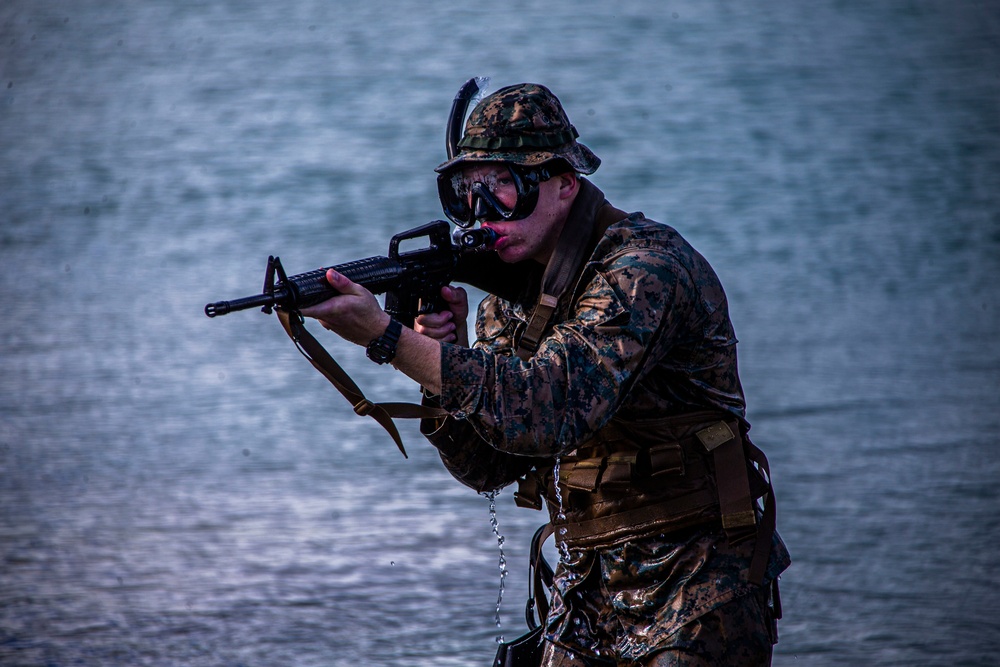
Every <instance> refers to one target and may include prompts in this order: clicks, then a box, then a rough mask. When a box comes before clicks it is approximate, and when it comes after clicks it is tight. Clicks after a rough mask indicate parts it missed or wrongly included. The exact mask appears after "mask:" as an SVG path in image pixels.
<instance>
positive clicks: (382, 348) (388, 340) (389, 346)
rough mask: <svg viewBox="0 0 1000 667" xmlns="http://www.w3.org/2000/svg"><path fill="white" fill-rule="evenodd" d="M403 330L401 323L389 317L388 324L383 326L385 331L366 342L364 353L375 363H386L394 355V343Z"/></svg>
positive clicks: (397, 340) (393, 357)
mask: <svg viewBox="0 0 1000 667" xmlns="http://www.w3.org/2000/svg"><path fill="white" fill-rule="evenodd" d="M402 331H403V325H402V324H400V323H399V322H397V321H396V320H395V319H391V318H390V319H389V326H387V327H386V328H385V333H383V334H382V335H381V336H379V337H378V338H376V339H375V340H373V341H372V342H370V343H368V348H367V350H366V354H367V355H368V358H369V359H371V360H372V361H374V362H375V363H376V364H387V363H389V362H390V361H392V360H393V359H395V357H396V343H398V342H399V334H400V333H402Z"/></svg>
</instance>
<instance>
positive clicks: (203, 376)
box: [0, 0, 1000, 666]
mask: <svg viewBox="0 0 1000 667" xmlns="http://www.w3.org/2000/svg"><path fill="white" fill-rule="evenodd" d="M760 5H763V6H757V7H745V6H742V5H741V6H738V7H737V6H735V5H733V4H732V3H721V2H654V1H653V0H644V1H639V0H637V1H636V2H626V3H615V4H612V3H604V2H598V1H597V0H584V1H581V2H574V3H556V5H551V4H549V5H546V6H545V8H544V9H543V8H541V7H540V6H538V5H537V4H535V3H529V2H511V3H503V4H502V6H490V7H482V6H463V5H460V4H459V3H434V4H433V6H432V7H431V6H428V7H426V8H422V7H418V6H417V5H416V4H413V3H409V2H402V1H400V0H387V1H384V2H374V3H367V4H361V5H359V4H357V3H347V2H330V1H325V2H320V1H316V0H314V1H310V0H288V1H286V2H282V3H268V2H260V1H259V0H246V1H242V2H238V1H235V0H232V1H229V2H214V3H208V4H207V6H206V3H196V2H165V1H162V0H161V1H157V2H149V1H147V2H143V1H139V2H129V3H125V2H99V1H97V0H84V1H82V2H65V1H64V2H59V1H56V0H31V1H28V0H8V1H7V2H5V3H4V4H3V5H0V261H2V262H3V266H4V269H5V270H4V271H3V274H2V275H0V289H2V293H3V295H4V296H3V305H4V311H5V315H6V316H5V317H4V320H3V324H0V345H2V347H0V392H2V396H3V401H2V404H0V556H2V558H3V561H2V565H0V664H3V665H76V664H84V665H276V664H286V665H302V666H308V665H355V664H369V665H396V664H421V665H466V664H487V663H488V661H489V659H490V657H491V655H492V653H493V650H494V644H493V638H494V636H495V635H496V633H497V629H496V627H495V625H494V613H495V602H496V598H497V587H498V584H499V570H498V552H497V541H498V540H497V537H496V535H494V533H493V531H492V527H491V523H490V515H489V501H488V500H487V499H486V498H483V497H480V496H477V495H476V494H474V493H472V492H471V491H468V490H467V489H465V488H464V487H461V486H460V485H459V484H457V483H456V482H454V481H453V480H451V479H450V477H448V476H447V474H446V473H444V472H443V470H442V469H441V466H440V464H439V462H438V461H437V460H436V457H435V455H434V453H433V451H431V450H430V448H429V447H428V446H427V445H426V444H424V443H423V442H421V440H420V438H419V437H418V435H417V433H416V429H415V428H414V427H413V426H412V425H407V426H406V427H405V429H404V438H405V440H406V442H407V445H408V448H409V452H410V459H408V460H404V459H403V458H402V457H401V456H399V454H398V452H397V451H396V449H395V447H394V446H393V445H392V443H391V441H390V440H389V439H388V438H387V437H386V436H385V435H384V434H383V433H382V431H381V430H380V429H379V428H378V427H377V426H376V425H375V424H374V423H373V422H371V421H370V420H363V419H360V418H358V417H355V416H354V414H353V412H352V411H351V410H350V407H349V406H348V405H346V403H345V402H344V401H343V400H342V399H341V397H340V396H339V395H338V394H336V393H335V392H334V391H333V390H332V388H330V387H329V386H328V385H327V383H326V382H325V381H324V380H323V379H322V378H321V377H320V376H319V375H318V374H316V373H315V372H314V371H313V370H312V369H311V368H310V367H309V366H308V364H307V363H306V362H304V361H303V360H302V359H301V358H300V357H299V355H298V354H297V353H296V352H295V350H294V348H293V347H292V346H291V344H290V343H289V342H288V340H287V339H286V338H285V336H284V333H283V332H282V331H281V330H280V327H279V326H278V325H277V324H276V322H275V321H274V320H273V318H268V317H265V316H263V315H261V314H258V313H254V312H250V313H241V314H233V315H229V316H227V317H225V318H222V319H217V320H209V319H207V318H205V317H204V315H203V314H202V307H203V306H204V304H205V303H206V302H208V301H213V300H217V299H220V298H231V297H235V296H242V295H246V294H250V293H252V292H254V291H256V290H257V289H259V287H260V284H261V281H262V278H263V270H264V261H265V259H266V257H267V255H268V254H280V255H281V256H282V259H283V260H284V262H285V265H286V267H287V268H288V269H289V270H291V271H295V272H298V271H302V270H307V269H311V268H314V267H316V266H319V265H322V264H329V263H334V262H341V261H346V260H349V259H354V258H359V257H366V256H370V255H376V254H384V252H385V249H386V244H387V240H388V238H389V236H391V234H393V233H395V232H398V231H401V230H403V229H407V228H409V227H412V226H415V225H417V224H421V223H423V222H426V221H428V220H431V219H435V218H439V217H441V213H440V209H439V208H438V206H437V203H436V196H435V192H434V182H433V178H432V171H431V170H432V168H433V167H434V166H435V165H436V164H437V163H438V162H439V161H440V160H441V159H442V158H443V146H442V143H443V134H444V130H443V125H444V118H445V115H446V113H447V110H448V108H449V107H450V104H451V99H452V97H453V96H454V93H455V90H457V88H458V86H459V85H460V84H461V83H462V82H463V81H464V80H465V79H467V78H468V77H470V76H491V77H492V78H493V83H494V89H495V88H496V87H499V86H502V85H506V84H509V83H515V82H517V81H523V80H537V81H541V82H543V83H546V84H547V85H549V86H550V87H551V88H553V89H554V90H555V91H556V93H557V94H558V95H559V96H560V97H561V98H562V100H563V102H564V103H565V105H566V107H567V109H568V110H569V113H570V116H571V118H572V119H573V121H574V123H575V124H576V126H577V127H578V129H579V130H580V133H581V135H582V137H583V139H584V141H585V142H586V143H587V144H588V145H589V146H591V148H593V149H594V150H595V152H596V153H597V154H598V155H600V156H601V157H602V158H603V160H604V166H603V167H602V169H601V170H600V171H599V172H598V173H597V174H596V175H595V177H594V180H595V182H596V183H597V184H598V185H599V186H600V187H601V188H602V189H604V190H605V192H606V193H607V194H608V196H609V198H610V199H611V200H612V201H613V202H614V203H615V204H616V205H617V206H619V207H621V208H627V209H631V210H636V209H639V210H643V211H644V212H645V213H646V214H647V215H649V216H650V217H653V218H655V219H659V220H662V221H664V222H669V223H670V224H672V225H674V226H676V227H677V228H678V229H680V230H681V231H682V233H684V234H685V235H686V236H687V237H688V238H690V239H691V240H692V241H693V242H694V244H695V245H696V246H697V247H698V248H699V249H701V250H702V251H703V252H704V254H705V255H706V256H707V257H708V258H709V259H710V260H711V261H712V263H713V264H714V265H715V267H716V268H717V270H718V272H719V273H720V275H721V276H722V278H723V281H724V282H725V284H726V287H727V290H728V292H729V294H730V298H731V301H732V307H733V315H734V320H735V324H736V327H737V332H738V333H739V335H740V338H741V341H742V343H741V345H742V347H741V350H742V352H741V365H742V372H743V378H744V384H745V388H746V390H747V394H748V400H749V403H750V410H749V416H750V418H751V421H752V422H753V424H754V434H755V441H756V442H757V443H758V444H760V445H762V446H763V447H764V448H765V449H766V450H767V451H768V453H769V456H770V458H771V463H772V468H773V470H774V472H775V476H776V478H777V483H778V497H779V502H780V507H779V512H780V517H779V521H780V527H781V530H782V533H783V536H784V537H785V539H786V541H787V542H788V544H789V547H790V549H791V550H792V553H793V557H794V559H795V563H794V565H793V567H792V569H791V570H789V571H788V573H787V574H786V575H785V577H784V578H783V580H782V582H783V597H784V602H785V609H786V619H785V621H784V622H783V624H782V627H781V634H782V638H781V642H780V643H779V644H778V647H777V654H776V657H775V663H776V664H809V665H840V664H873V665H874V664H878V665H936V664H949V665H951V664H967V665H975V664H983V665H985V664H991V663H992V660H993V656H994V655H995V654H996V653H997V651H998V650H1000V621H998V620H997V619H998V618H1000V604H998V603H997V601H996V597H995V596H994V595H993V594H992V590H993V589H995V588H996V586H997V585H998V583H1000V573H998V566H997V558H996V556H995V544H996V542H997V539H998V538H1000V518H998V516H1000V514H998V511H997V510H998V502H997V501H998V492H997V489H998V482H1000V461H998V457H997V454H996V446H995V439H996V433H997V432H998V428H1000V409H998V408H1000V401H998V399H997V391H998V389H1000V381H998V378H1000V337H998V336H997V333H996V332H997V330H998V328H1000V308H998V298H997V296H998V290H997V288H996V286H995V280H996V276H997V275H998V269H1000V195H998V194H997V192H998V190H1000V189H998V188H997V183H998V182H1000V179H998V176H1000V12H997V11H996V10H997V6H996V4H995V3H993V2H965V3H951V2H946V1H945V0H936V1H930V0H927V1H919V0H916V1H906V2H904V1H902V0H898V1H897V0H892V1H886V2H879V3H849V2H835V1H833V0H829V1H823V2H815V3H794V2H790V1H789V2H769V3H760ZM324 340H325V341H326V340H329V339H328V338H324ZM329 342H330V348H331V350H332V351H333V352H334V354H335V355H337V356H338V358H339V359H340V360H341V361H342V363H343V365H344V366H345V368H346V369H347V370H348V371H349V372H350V373H351V374H352V375H353V376H354V377H355V378H356V379H357V380H358V382H359V383H360V384H361V385H362V386H363V387H364V388H365V390H366V391H367V392H368V393H369V394H370V395H371V396H372V397H373V398H375V399H378V400H396V399H406V398H412V397H413V395H414V387H413V386H412V384H411V383H410V382H409V381H407V380H406V379H405V378H403V377H401V376H399V375H396V374H394V373H393V372H391V371H388V370H386V369H383V368H376V367H374V365H372V364H370V362H368V361H367V360H365V359H364V358H363V354H362V353H361V352H360V351H359V350H358V349H355V348H352V347H350V346H347V345H344V344H338V343H337V342H335V341H329ZM496 518H497V521H498V524H499V525H498V528H499V531H500V532H501V534H502V535H503V536H504V537H505V541H504V549H505V555H506V559H507V565H508V568H509V570H510V572H509V576H508V577H507V579H506V585H505V601H504V607H503V610H502V618H503V621H504V627H503V629H502V631H503V632H504V634H505V635H506V636H508V637H511V636H513V635H515V634H516V633H517V632H518V631H519V630H520V628H521V627H522V626H523V621H522V620H521V618H520V617H521V606H522V602H523V595H524V591H525V588H526V582H525V574H526V572H525V567H524V565H525V551H526V547H527V541H528V539H529V537H530V534H531V532H532V531H533V529H534V527H535V526H536V525H537V524H538V523H539V521H540V517H539V515H537V514H535V513H533V512H530V511H527V510H519V509H516V508H515V507H514V505H513V503H512V502H511V500H510V494H509V492H507V493H501V494H500V496H499V497H498V499H497V517H496Z"/></svg>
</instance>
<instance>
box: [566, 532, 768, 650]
mask: <svg viewBox="0 0 1000 667" xmlns="http://www.w3.org/2000/svg"><path fill="white" fill-rule="evenodd" d="M751 551H752V544H751V543H748V542H744V543H741V544H740V545H737V546H735V547H733V546H730V545H729V544H728V543H727V541H726V539H725V536H724V535H723V534H722V532H721V531H718V530H711V529H709V530H694V531H689V532H687V533H686V534H685V535H680V536H679V535H671V536H655V537H652V538H646V539H642V540H635V541H632V542H627V543H624V544H621V545H618V546H615V547H611V548H608V549H594V550H586V551H578V552H572V551H571V552H569V558H568V559H566V560H564V561H561V562H560V567H559V568H558V569H557V572H556V578H555V582H554V587H553V596H552V608H551V610H550V612H549V616H548V620H547V627H546V637H547V638H548V639H549V641H551V642H553V643H555V644H557V645H559V646H562V647H564V648H566V649H568V650H570V651H573V652H576V653H579V654H581V655H586V656H602V655H603V656H605V657H609V656H610V657H614V658H615V659H617V660H627V661H637V660H641V659H643V658H644V657H647V656H650V655H653V654H656V653H659V652H661V651H664V650H667V649H683V650H689V649H696V648H697V647H698V645H699V644H698V643H697V642H705V641H707V638H706V636H705V635H706V632H707V631H706V629H705V627H708V626H704V627H702V629H701V630H697V631H696V629H695V628H693V627H692V626H691V624H692V623H694V622H696V621H697V620H698V619H701V618H703V617H704V616H705V615H706V614H709V613H712V612H714V611H716V610H718V609H720V608H721V607H723V606H726V605H728V604H730V603H731V602H733V601H735V600H739V599H741V598H755V600H758V601H759V602H760V604H762V605H763V606H762V607H761V608H760V613H758V614H757V615H756V616H750V617H747V618H744V619H743V620H741V621H740V622H739V623H736V622H735V621H734V620H732V619H731V620H730V622H729V625H730V627H728V628H727V633H728V637H729V641H733V642H735V641H737V638H740V639H739V641H748V642H750V643H751V644H755V643H757V640H756V639H754V637H760V636H767V637H770V636H771V634H772V633H773V627H772V622H771V621H772V620H773V619H772V610H771V609H770V604H769V597H770V596H769V587H768V586H763V587H761V586H756V585H753V584H750V583H748V582H747V577H746V574H747V569H748V564H749V559H750V553H751ZM787 565H788V552H787V550H786V549H785V546H784V544H783V543H782V542H781V540H780V538H778V537H777V536H775V539H774V543H773V545H772V559H771V564H770V568H769V571H768V575H767V577H766V578H767V580H768V581H771V580H773V579H774V578H775V577H777V576H778V574H780V572H781V571H782V570H783V569H784V568H785V567H787ZM741 604H745V605H751V606H752V605H754V604H757V602H753V601H751V600H744V601H743V602H742V603H741ZM765 615H766V618H767V622H766V623H765V622H764V620H765ZM693 632H697V633H698V634H700V635H701V637H700V638H699V639H698V640H697V642H695V640H694V639H693V638H692V637H691V635H692V633H693ZM768 646H770V644H768ZM740 664H742V663H740Z"/></svg>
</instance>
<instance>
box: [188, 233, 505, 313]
mask: <svg viewBox="0 0 1000 667" xmlns="http://www.w3.org/2000/svg"><path fill="white" fill-rule="evenodd" d="M450 230H451V226H450V225H449V224H448V223H447V222H445V221H443V220H436V221H434V222H430V223H427V224H426V225H421V226H420V227H414V228H413V229H410V230H407V231H405V232H401V233H399V234H396V235H395V236H393V237H392V239H391V240H390V241H389V253H388V256H387V257H380V256H376V257H368V258H366V259H358V260H354V261H352V262H346V263H344V264H337V265H336V266H332V267H325V268H322V269H316V270H314V271H307V272H306V273H300V274H298V275H294V276H287V275H286V274H285V269H284V268H283V267H282V265H281V260H280V259H279V258H277V257H274V256H271V257H268V259H267V269H266V271H265V274H264V289H263V291H262V292H261V293H260V294H256V295H253V296H247V297H243V298H241V299H234V300H233V301H216V302H215V303H210V304H208V305H206V306H205V314H206V315H208V316H209V317H218V316H219V315H225V314H226V313H232V312H235V311H238V310H246V309H248V308H256V307H258V306H260V307H261V310H262V311H263V312H265V313H268V314H270V313H271V312H273V309H274V308H277V309H278V310H281V311H286V312H296V311H298V310H301V309H302V308H307V307H308V306H312V305H315V304H317V303H321V302H323V301H326V300H327V299H329V298H330V297H333V296H336V295H337V294H339V292H337V290H335V289H334V288H333V287H331V286H330V284H329V283H328V282H327V281H326V272H327V270H329V269H331V268H332V269H334V270H335V271H337V272H338V273H341V274H343V275H344V276H347V278H349V279H350V280H351V281H353V282H355V283H358V284H359V285H361V286H363V287H365V288H366V289H368V290H369V291H370V292H372V293H373V294H382V293H384V294H385V310H386V312H387V313H389V314H390V315H392V316H393V317H394V318H396V319H397V320H399V321H400V322H401V323H403V324H405V325H406V326H410V327H412V326H413V320H414V318H415V317H416V316H417V315H418V314H421V313H430V312H435V311H438V310H441V308H442V307H443V304H442V303H441V288H442V287H443V286H444V285H447V284H448V283H449V282H451V281H452V280H453V279H454V278H455V277H456V270H457V269H458V268H459V264H460V260H461V259H462V257H463V256H466V255H470V254H477V253H482V252H484V251H486V250H488V249H489V247H490V246H491V245H492V244H493V242H494V241H495V240H496V233H495V232H493V231H492V230H489V229H470V230H466V231H463V232H462V233H461V234H459V235H458V238H457V239H456V240H457V245H456V244H454V243H453V242H452V236H451V233H450ZM421 238H426V239H427V245H426V247H424V248H421V249H419V250H413V251H410V252H403V253H400V250H399V246H400V244H401V243H402V242H403V241H411V240H414V239H421ZM468 265H469V262H463V263H462V266H463V267H467V266H468ZM462 273H463V274H468V273H469V271H467V270H466V271H462ZM466 277H468V276H466ZM276 279H277V280H276ZM476 282H479V281H476Z"/></svg>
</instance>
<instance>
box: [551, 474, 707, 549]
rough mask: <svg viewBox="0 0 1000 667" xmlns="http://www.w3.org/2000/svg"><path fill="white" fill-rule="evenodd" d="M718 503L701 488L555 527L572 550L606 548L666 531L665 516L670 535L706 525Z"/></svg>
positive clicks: (559, 538)
mask: <svg viewBox="0 0 1000 667" xmlns="http://www.w3.org/2000/svg"><path fill="white" fill-rule="evenodd" d="M716 503H717V499H716V497H715V493H713V492H712V491H711V490H710V489H702V490H700V491H694V492H692V493H689V494H687V495H684V496H679V497H677V498H670V499H668V500H664V501H661V502H657V503H653V504H651V505H644V506H642V507H636V508H634V509H631V510H625V511H624V512H618V513H616V514H612V515H610V516H603V517H597V518H595V519H588V520H586V521H577V522H573V523H565V524H563V523H560V524H556V535H557V539H558V540H559V541H564V542H566V545H567V546H568V547H569V548H571V549H581V548H582V549H585V548H588V547H594V546H604V545H607V544H613V543H616V542H617V541H621V540H624V539H636V538H640V537H643V536H644V534H645V533H646V532H648V531H652V532H654V533H655V532H664V525H663V518H664V517H670V518H671V523H670V525H669V528H667V529H666V530H667V532H673V531H675V530H680V529H682V528H687V527H690V526H694V525H698V524H700V523H704V521H705V517H704V516H703V513H704V512H705V511H708V510H711V508H713V507H715V506H716ZM716 516H718V515H716Z"/></svg>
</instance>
